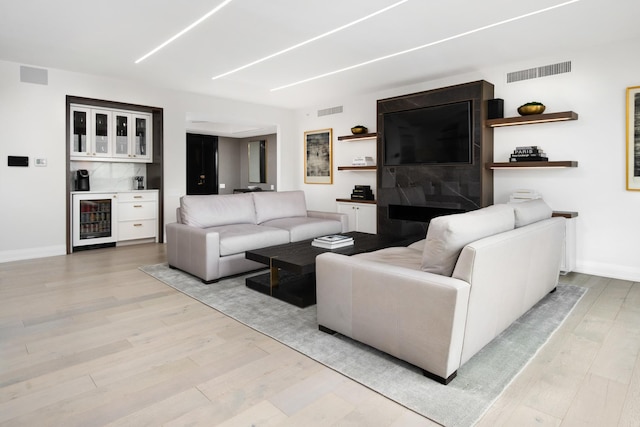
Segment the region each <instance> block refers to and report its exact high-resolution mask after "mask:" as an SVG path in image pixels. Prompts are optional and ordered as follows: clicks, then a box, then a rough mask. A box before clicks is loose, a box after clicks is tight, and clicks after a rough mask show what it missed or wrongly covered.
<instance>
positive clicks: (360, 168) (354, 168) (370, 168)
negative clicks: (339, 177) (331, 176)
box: [338, 165, 378, 171]
mask: <svg viewBox="0 0 640 427" xmlns="http://www.w3.org/2000/svg"><path fill="white" fill-rule="evenodd" d="M377 168H378V167H377V166H375V165H374V166H338V170H339V171H374V170H376V169H377Z"/></svg>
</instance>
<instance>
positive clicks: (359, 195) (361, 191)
mask: <svg viewBox="0 0 640 427" xmlns="http://www.w3.org/2000/svg"><path fill="white" fill-rule="evenodd" d="M351 200H373V191H372V190H371V186H370V185H356V186H354V187H353V191H352V192H351Z"/></svg>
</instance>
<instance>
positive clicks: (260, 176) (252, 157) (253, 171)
mask: <svg viewBox="0 0 640 427" xmlns="http://www.w3.org/2000/svg"><path fill="white" fill-rule="evenodd" d="M248 151H249V183H257V184H266V182H267V141H266V140H260V141H249V147H248Z"/></svg>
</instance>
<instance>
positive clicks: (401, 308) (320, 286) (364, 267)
mask: <svg viewBox="0 0 640 427" xmlns="http://www.w3.org/2000/svg"><path fill="white" fill-rule="evenodd" d="M316 294H317V318H318V324H319V325H322V326H324V327H326V328H329V329H332V330H334V331H336V332H339V333H341V334H343V335H346V336H349V337H352V338H354V339H356V340H358V341H361V342H363V343H365V344H368V345H370V346H372V347H375V348H377V349H379V350H382V351H384V352H386V353H389V354H391V355H393V356H396V357H398V358H400V359H403V360H406V361H408V362H409V363H412V364H414V365H416V366H418V367H420V368H422V369H425V370H426V371H428V372H430V373H432V374H435V375H437V376H440V377H442V378H448V377H449V376H450V375H451V374H453V373H454V372H455V371H456V370H457V369H458V367H459V366H460V355H461V353H462V345H463V338H464V328H465V322H466V312H467V304H468V298H469V284H468V283H466V282H464V281H462V280H459V279H454V278H451V277H446V276H440V275H436V274H433V273H427V272H423V271H420V270H413V269H409V268H403V267H399V266H394V265H389V264H386V263H385V264H383V263H378V262H375V261H371V260H366V259H359V258H358V257H357V256H352V257H349V256H345V255H340V254H336V253H324V254H321V255H319V256H318V257H317V258H316Z"/></svg>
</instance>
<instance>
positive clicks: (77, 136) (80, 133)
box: [70, 107, 91, 156]
mask: <svg viewBox="0 0 640 427" xmlns="http://www.w3.org/2000/svg"><path fill="white" fill-rule="evenodd" d="M70 115H71V123H70V126H71V132H70V134H71V141H70V143H71V156H74V155H76V156H77V155H82V156H86V155H87V153H89V152H90V149H89V133H90V132H91V124H90V123H91V120H90V118H91V111H90V110H89V109H88V108H82V107H71V114H70Z"/></svg>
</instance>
